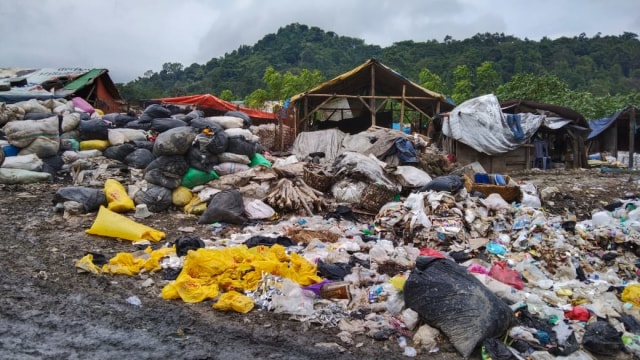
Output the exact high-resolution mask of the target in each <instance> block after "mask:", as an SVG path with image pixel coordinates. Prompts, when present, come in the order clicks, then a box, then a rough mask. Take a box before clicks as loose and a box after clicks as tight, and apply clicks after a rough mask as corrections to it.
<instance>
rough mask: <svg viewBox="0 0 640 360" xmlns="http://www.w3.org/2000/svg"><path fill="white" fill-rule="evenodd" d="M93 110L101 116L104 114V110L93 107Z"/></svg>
mask: <svg viewBox="0 0 640 360" xmlns="http://www.w3.org/2000/svg"><path fill="white" fill-rule="evenodd" d="M93 111H95V113H96V114H98V115H100V116H101V117H102V116H104V111H102V110H100V109H95V108H94V109H93Z"/></svg>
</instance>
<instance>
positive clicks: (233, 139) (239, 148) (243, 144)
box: [227, 136, 263, 159]
mask: <svg viewBox="0 0 640 360" xmlns="http://www.w3.org/2000/svg"><path fill="white" fill-rule="evenodd" d="M262 150H263V149H262V147H261V146H260V144H258V143H257V142H255V141H248V140H246V139H245V138H244V136H229V146H227V152H230V153H234V154H239V155H246V156H248V157H249V158H250V159H251V158H252V157H253V155H255V154H256V153H257V152H261V151H262Z"/></svg>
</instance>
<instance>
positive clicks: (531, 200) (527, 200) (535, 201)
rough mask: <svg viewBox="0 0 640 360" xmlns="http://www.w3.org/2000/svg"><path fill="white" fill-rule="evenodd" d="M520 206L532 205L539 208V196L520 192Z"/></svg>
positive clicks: (540, 205) (540, 204)
mask: <svg viewBox="0 0 640 360" xmlns="http://www.w3.org/2000/svg"><path fill="white" fill-rule="evenodd" d="M522 206H526V207H532V208H536V209H539V208H541V207H542V203H541V202H540V198H539V197H537V196H535V195H529V194H528V193H526V192H523V193H522Z"/></svg>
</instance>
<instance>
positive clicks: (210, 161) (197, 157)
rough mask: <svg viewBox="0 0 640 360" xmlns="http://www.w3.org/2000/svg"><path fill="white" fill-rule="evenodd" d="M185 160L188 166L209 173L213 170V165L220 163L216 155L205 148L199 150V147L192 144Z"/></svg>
mask: <svg viewBox="0 0 640 360" xmlns="http://www.w3.org/2000/svg"><path fill="white" fill-rule="evenodd" d="M187 162H188V163H189V166H190V167H192V168H194V169H197V170H200V171H204V172H206V173H209V172H211V171H212V170H213V167H214V166H216V165H218V164H220V160H219V159H218V156H217V155H214V154H212V153H210V152H208V151H206V150H204V151H201V150H200V147H199V146H197V145H193V146H192V147H191V149H190V150H189V153H187Z"/></svg>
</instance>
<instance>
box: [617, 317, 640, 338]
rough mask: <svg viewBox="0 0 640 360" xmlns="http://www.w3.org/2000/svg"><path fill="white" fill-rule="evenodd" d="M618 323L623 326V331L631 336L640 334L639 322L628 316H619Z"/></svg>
mask: <svg viewBox="0 0 640 360" xmlns="http://www.w3.org/2000/svg"><path fill="white" fill-rule="evenodd" d="M619 320H620V322H622V323H623V324H624V328H625V330H627V331H628V332H630V333H632V334H640V322H638V320H637V319H636V318H635V317H633V315H629V314H620V319H619Z"/></svg>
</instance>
